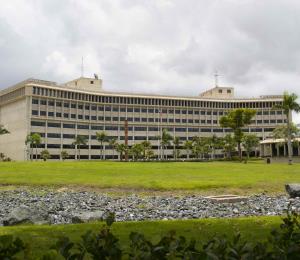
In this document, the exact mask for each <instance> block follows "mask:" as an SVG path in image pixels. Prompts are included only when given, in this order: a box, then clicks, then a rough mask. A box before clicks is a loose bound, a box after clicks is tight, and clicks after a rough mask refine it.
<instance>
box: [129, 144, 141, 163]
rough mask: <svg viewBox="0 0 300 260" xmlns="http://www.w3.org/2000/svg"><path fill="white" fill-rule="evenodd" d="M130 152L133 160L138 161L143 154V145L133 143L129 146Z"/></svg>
mask: <svg viewBox="0 0 300 260" xmlns="http://www.w3.org/2000/svg"><path fill="white" fill-rule="evenodd" d="M130 154H131V155H132V158H133V160H134V161H138V160H139V158H140V157H141V156H142V154H143V145H142V144H134V145H133V146H131V149H130Z"/></svg>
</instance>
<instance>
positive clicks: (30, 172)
mask: <svg viewBox="0 0 300 260" xmlns="http://www.w3.org/2000/svg"><path fill="white" fill-rule="evenodd" d="M292 182H300V164H294V165H291V166H290V165H286V164H270V165H268V164H265V163H264V162H262V161H253V162H249V163H248V164H244V163H239V162H207V163H199V162H198V163H197V162H177V163H172V162H168V163H157V162H149V163H143V162H134V163H124V162H123V163H122V162H10V163H0V185H1V184H2V185H14V186H18V185H25V186H52V187H53V186H54V187H62V186H63V187H68V186H69V187H81V188H82V187H83V188H96V189H112V190H115V191H126V190H128V191H132V190H134V191H136V192H139V191H141V192H143V191H146V192H147V191H152V190H159V191H172V192H174V191H177V192H179V191H185V192H199V193H223V192H226V193H237V194H239V193H243V194H245V193H246V194H251V193H261V192H266V193H283V192H284V184H285V183H292Z"/></svg>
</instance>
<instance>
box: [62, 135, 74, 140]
mask: <svg viewBox="0 0 300 260" xmlns="http://www.w3.org/2000/svg"><path fill="white" fill-rule="evenodd" d="M63 138H66V139H74V138H75V135H74V134H63Z"/></svg>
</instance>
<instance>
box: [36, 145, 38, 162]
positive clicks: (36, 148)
mask: <svg viewBox="0 0 300 260" xmlns="http://www.w3.org/2000/svg"><path fill="white" fill-rule="evenodd" d="M37 153H38V152H37V145H36V146H35V161H37Z"/></svg>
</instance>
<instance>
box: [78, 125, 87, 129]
mask: <svg viewBox="0 0 300 260" xmlns="http://www.w3.org/2000/svg"><path fill="white" fill-rule="evenodd" d="M77 129H89V125H77Z"/></svg>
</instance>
